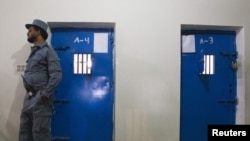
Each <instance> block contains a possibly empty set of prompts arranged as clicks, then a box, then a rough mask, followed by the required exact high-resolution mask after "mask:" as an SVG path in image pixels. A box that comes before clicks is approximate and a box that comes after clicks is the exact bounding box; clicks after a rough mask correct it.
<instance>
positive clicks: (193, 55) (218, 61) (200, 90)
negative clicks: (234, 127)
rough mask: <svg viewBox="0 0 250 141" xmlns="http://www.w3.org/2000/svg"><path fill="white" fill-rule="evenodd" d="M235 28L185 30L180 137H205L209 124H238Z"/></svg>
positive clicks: (197, 140) (188, 140)
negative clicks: (236, 111)
mask: <svg viewBox="0 0 250 141" xmlns="http://www.w3.org/2000/svg"><path fill="white" fill-rule="evenodd" d="M235 38H236V33H235V32H234V31H216V30H204V31H201V30H200V31H199V30H190V31H182V48H181V50H182V52H181V123H180V124H181V127H180V139H181V141H191V140H192V141H206V140H207V126H208V125H209V124H235V107H236V104H237V98H236V87H237V86H236V70H237V62H236V59H237V51H236V41H235Z"/></svg>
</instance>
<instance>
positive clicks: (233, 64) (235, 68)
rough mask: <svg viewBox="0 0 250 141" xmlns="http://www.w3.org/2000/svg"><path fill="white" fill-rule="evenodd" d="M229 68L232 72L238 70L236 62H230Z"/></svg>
mask: <svg viewBox="0 0 250 141" xmlns="http://www.w3.org/2000/svg"><path fill="white" fill-rule="evenodd" d="M231 68H232V69H233V70H237V69H238V64H237V61H232V63H231Z"/></svg>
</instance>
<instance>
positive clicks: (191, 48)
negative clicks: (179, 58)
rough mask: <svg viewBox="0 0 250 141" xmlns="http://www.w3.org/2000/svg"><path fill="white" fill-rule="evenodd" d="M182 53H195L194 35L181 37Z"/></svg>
mask: <svg viewBox="0 0 250 141" xmlns="http://www.w3.org/2000/svg"><path fill="white" fill-rule="evenodd" d="M182 53H195V36H194V35H182Z"/></svg>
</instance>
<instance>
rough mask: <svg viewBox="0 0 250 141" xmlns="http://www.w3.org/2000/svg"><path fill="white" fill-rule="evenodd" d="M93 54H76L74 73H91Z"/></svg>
mask: <svg viewBox="0 0 250 141" xmlns="http://www.w3.org/2000/svg"><path fill="white" fill-rule="evenodd" d="M91 68H92V60H91V54H74V74H91Z"/></svg>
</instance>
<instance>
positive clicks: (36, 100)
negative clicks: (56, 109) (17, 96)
mask: <svg viewBox="0 0 250 141" xmlns="http://www.w3.org/2000/svg"><path fill="white" fill-rule="evenodd" d="M40 93H41V91H40V90H39V91H38V92H37V93H36V95H35V96H33V97H29V96H28V94H26V96H25V97H24V103H23V109H22V113H21V116H20V129H19V141H51V129H50V125H51V115H52V104H51V99H48V100H46V101H41V98H40Z"/></svg>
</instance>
